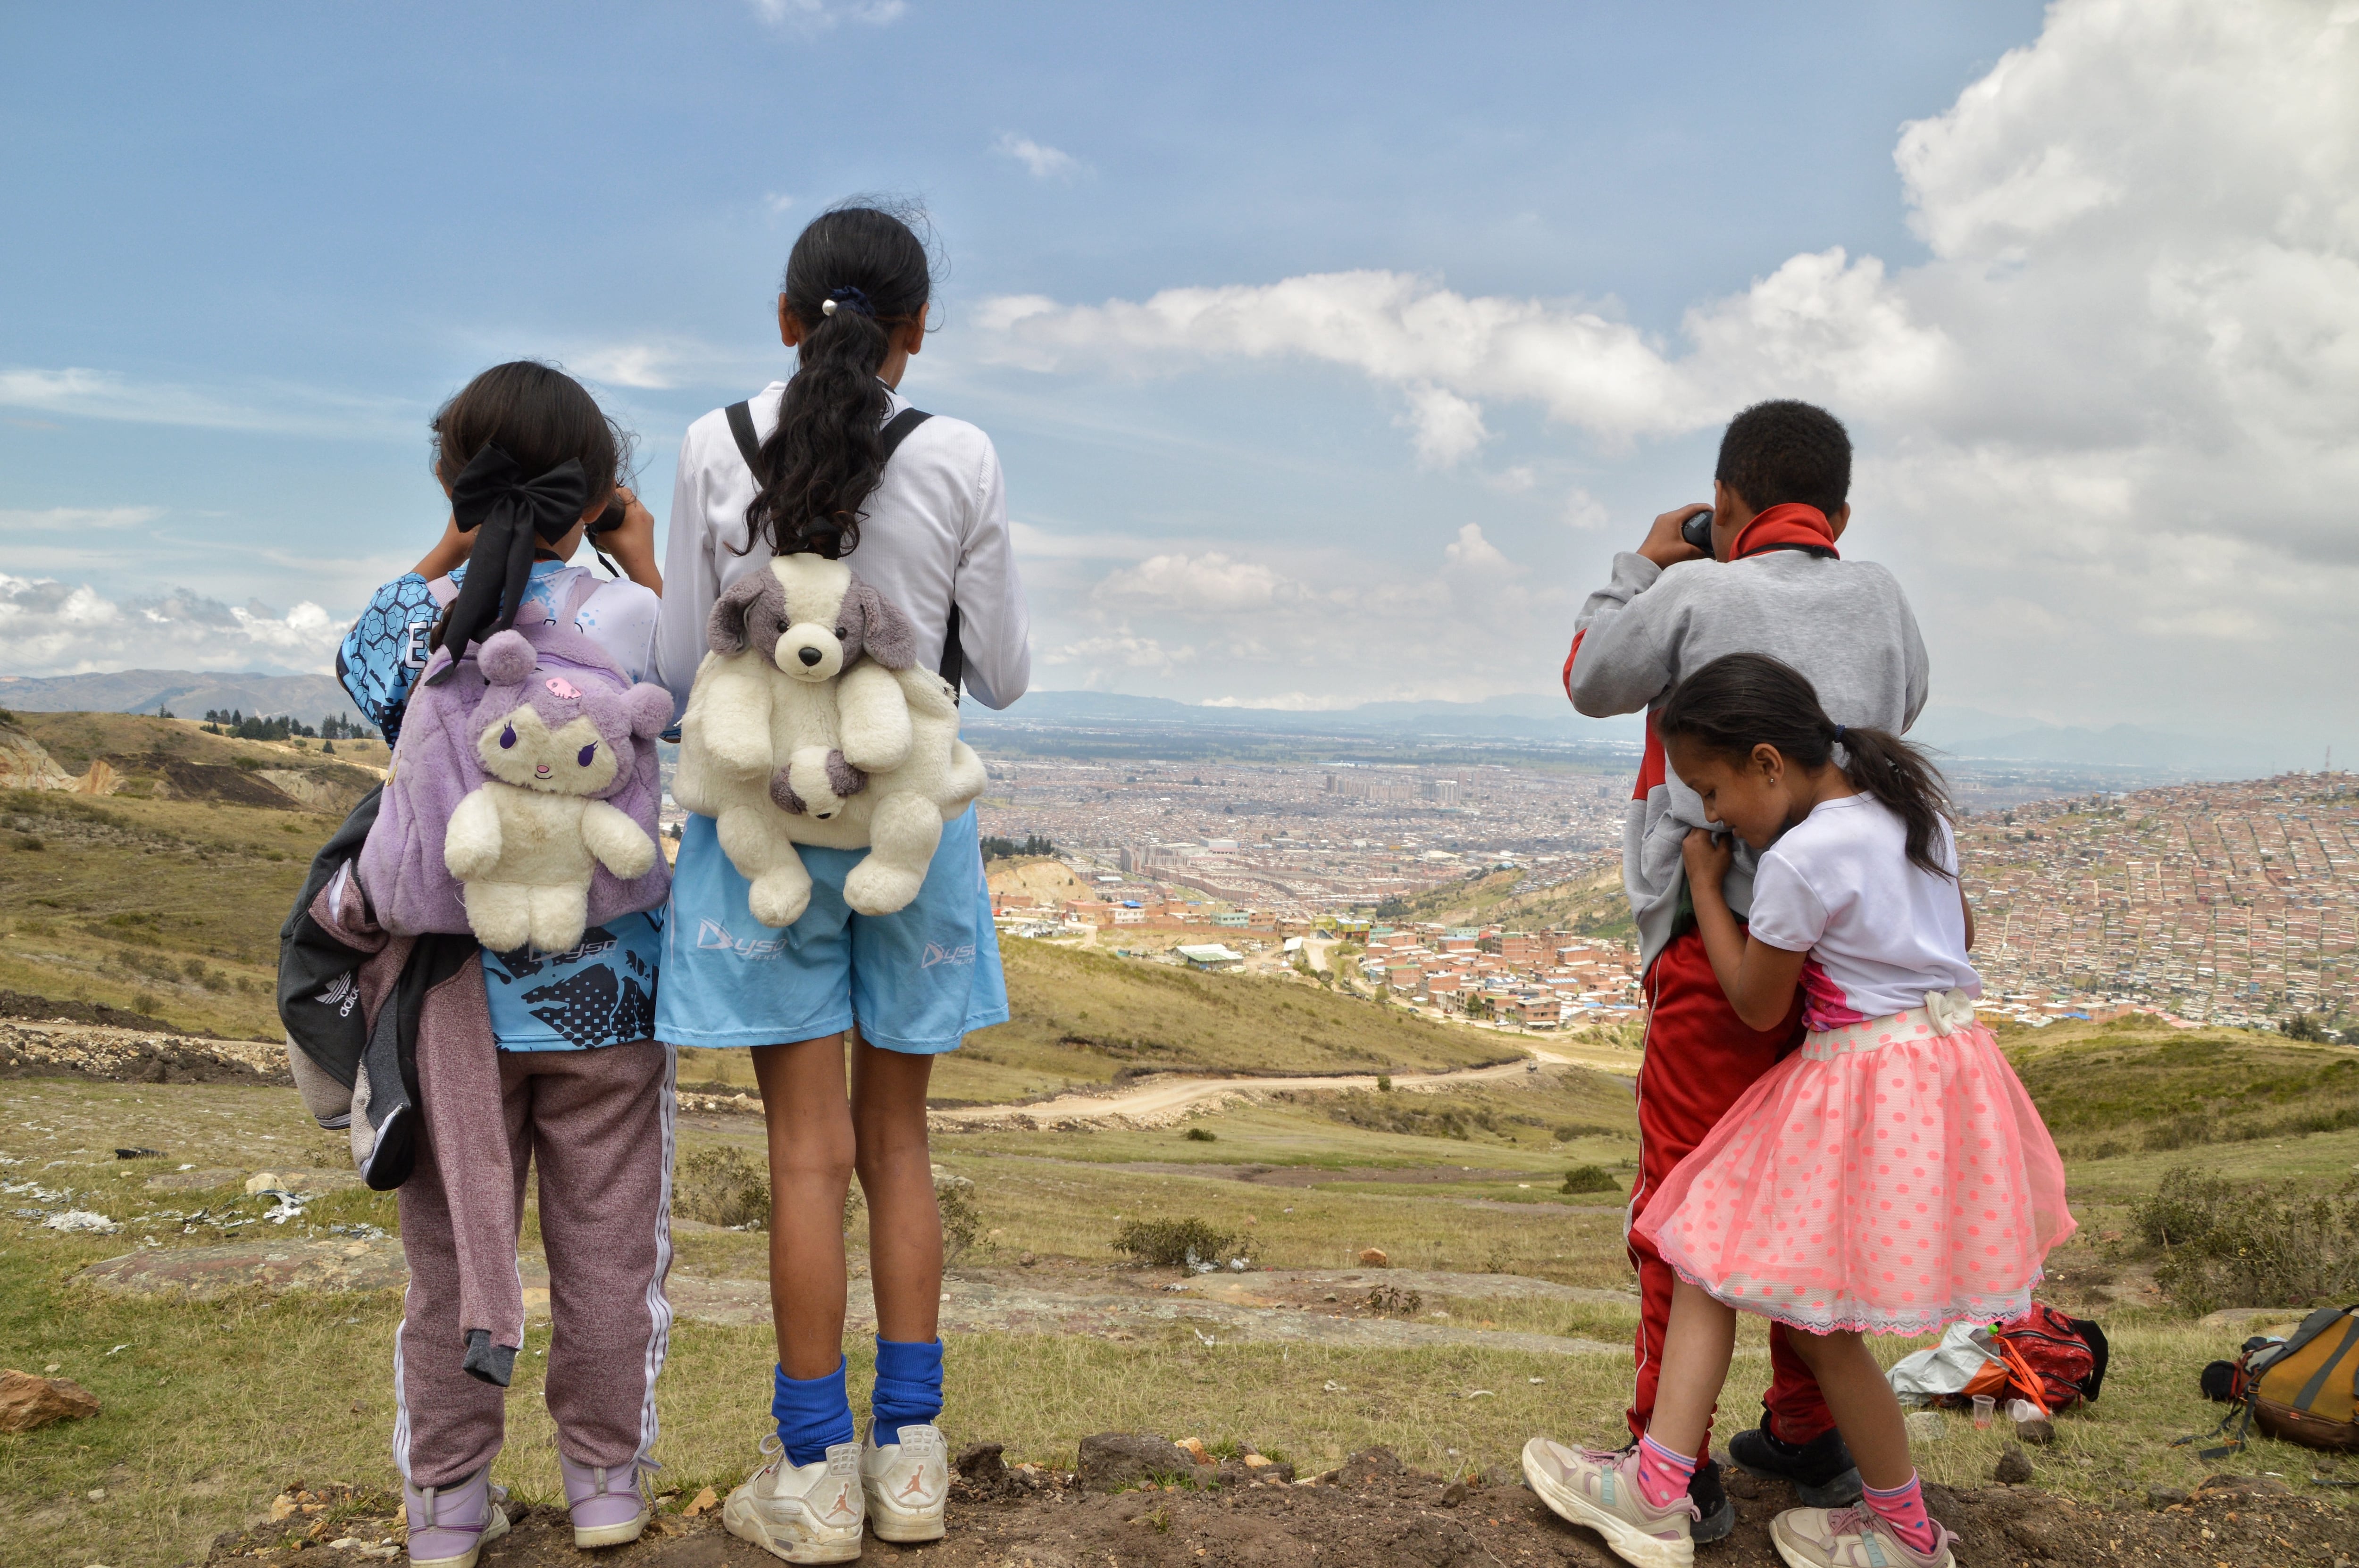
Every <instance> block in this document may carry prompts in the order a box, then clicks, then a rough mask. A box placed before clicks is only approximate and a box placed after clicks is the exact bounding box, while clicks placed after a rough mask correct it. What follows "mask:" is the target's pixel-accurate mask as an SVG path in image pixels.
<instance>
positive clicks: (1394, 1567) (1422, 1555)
mask: <svg viewBox="0 0 2359 1568" xmlns="http://www.w3.org/2000/svg"><path fill="white" fill-rule="evenodd" d="M960 1469H961V1470H962V1472H963V1473H962V1474H961V1475H960V1476H957V1477H955V1478H954V1480H953V1483H952V1487H951V1504H950V1510H949V1519H948V1524H949V1527H950V1529H949V1534H948V1537H947V1539H945V1540H943V1541H940V1542H938V1543H934V1544H929V1545H926V1546H915V1547H894V1546H887V1545H883V1544H879V1543H876V1542H874V1541H871V1542H870V1543H868V1550H867V1551H866V1552H864V1554H863V1556H862V1557H861V1559H860V1560H861V1561H862V1562H864V1563H908V1564H911V1565H913V1568H917V1565H925V1568H1101V1565H1114V1568H1132V1565H1136V1568H1321V1565H1324V1564H1347V1565H1350V1568H1558V1565H1561V1564H1571V1565H1574V1568H1616V1564H1617V1563H1618V1559H1616V1558H1614V1557H1613V1556H1611V1555H1609V1554H1608V1553H1607V1552H1605V1550H1604V1548H1603V1542H1602V1541H1600V1540H1599V1538H1598V1537H1597V1536H1596V1535H1595V1534H1593V1533H1592V1532H1591V1531H1589V1530H1578V1529H1575V1528H1574V1527H1572V1526H1571V1525H1568V1524H1566V1523H1565V1522H1564V1521H1563V1520H1561V1519H1558V1518H1556V1517H1555V1516H1554V1515H1552V1514H1550V1513H1549V1511H1548V1510H1547V1509H1545V1508H1543V1507H1542V1506H1541V1504H1540V1502H1539V1499H1538V1498H1536V1497H1534V1496H1533V1495H1532V1494H1531V1493H1530V1492H1528V1491H1527V1490H1525V1489H1524V1488H1523V1487H1520V1486H1518V1485H1517V1484H1516V1479H1517V1478H1516V1477H1514V1476H1470V1477H1467V1478H1466V1479H1465V1480H1464V1481H1455V1480H1453V1479H1452V1478H1451V1477H1448V1476H1434V1475H1425V1474H1420V1473H1419V1472H1418V1471H1415V1470H1410V1469H1408V1468H1406V1467H1404V1466H1403V1465H1401V1464H1400V1463H1399V1461H1397V1459H1395V1458H1394V1457H1393V1456H1392V1455H1391V1454H1388V1453H1386V1452H1385V1451H1384V1450H1383V1449H1381V1448H1378V1449H1370V1450H1368V1451H1366V1452H1364V1453H1361V1454H1353V1456H1352V1457H1351V1458H1350V1459H1349V1460H1348V1461H1346V1462H1345V1463H1344V1464H1343V1465H1340V1466H1338V1467H1337V1468H1336V1469H1334V1470H1332V1471H1329V1472H1327V1473H1326V1474H1325V1475H1323V1476H1319V1477H1317V1478H1316V1479H1315V1480H1312V1479H1311V1478H1310V1477H1305V1478H1304V1479H1303V1481H1302V1482H1299V1483H1297V1484H1292V1485H1288V1484H1286V1483H1284V1482H1282V1481H1281V1482H1270V1481H1258V1480H1255V1479H1252V1478H1250V1477H1249V1476H1247V1475H1245V1474H1243V1473H1239V1467H1238V1466H1236V1465H1221V1466H1220V1467H1219V1470H1218V1473H1217V1475H1216V1476H1215V1478H1214V1479H1213V1480H1212V1482H1211V1484H1210V1485H1209V1486H1207V1487H1203V1488H1202V1489H1199V1488H1197V1487H1180V1486H1174V1487H1169V1488H1164V1489H1158V1490H1154V1491H1147V1490H1130V1491H1120V1492H1114V1493H1112V1494H1111V1495H1109V1494H1108V1493H1106V1492H1103V1491H1095V1490H1091V1489H1087V1488H1085V1487H1082V1485H1081V1484H1080V1481H1079V1478H1078V1477H1077V1476H1073V1475H1071V1474H1070V1473H1059V1472H1055V1471H1049V1470H1041V1469H1036V1468H1035V1467H1033V1466H1030V1465H1025V1466H1022V1467H1020V1468H1018V1469H1015V1470H1010V1469H1007V1468H1006V1467H1005V1466H1004V1465H1002V1464H1001V1462H1000V1459H999V1451H998V1449H997V1447H996V1446H995V1445H988V1444H978V1445H976V1446H975V1447H974V1448H972V1449H970V1450H968V1451H967V1452H966V1453H964V1454H961V1455H960ZM1208 1473H1209V1471H1208ZM1469 1482H1471V1483H1472V1484H1471V1485H1470V1484H1468V1483H1469ZM1486 1482H1487V1483H1488V1484H1485V1483H1486ZM2267 1487H2274V1490H2269V1489H2264V1488H2267ZM1729 1492H1730V1495H1731V1497H1732V1498H1734V1501H1735V1503H1736V1510H1737V1516H1738V1523H1737V1527H1736V1532H1735V1534H1734V1535H1733V1536H1731V1537H1730V1538H1729V1539H1728V1540H1727V1541H1724V1542H1723V1543H1722V1544H1720V1545H1716V1546H1711V1547H1707V1548H1705V1549H1704V1551H1703V1552H1701V1553H1699V1560H1700V1561H1703V1562H1709V1563H1712V1564H1713V1568H1778V1556H1777V1551H1776V1549H1775V1548H1774V1547H1773V1546H1772V1545H1771V1544H1770V1541H1769V1535H1768V1527H1769V1521H1770V1519H1772V1518H1773V1517H1775V1516H1776V1515H1777V1513H1778V1512H1780V1511H1781V1510H1783V1509H1788V1508H1790V1507H1793V1506H1794V1502H1795V1499H1794V1498H1793V1496H1792V1494H1791V1493H1790V1492H1788V1490H1787V1488H1786V1487H1783V1486H1781V1485H1776V1484H1772V1483H1768V1482H1760V1481H1754V1480H1752V1479H1750V1478H1748V1477H1746V1476H1743V1475H1741V1474H1738V1475H1732V1476H1730V1478H1729ZM313 1495H314V1494H312V1493H310V1492H305V1493H303V1494H301V1496H302V1497H303V1498H311V1497H312V1496H313ZM698 1500H699V1499H695V1498H689V1497H688V1496H686V1495H685V1494H682V1493H675V1494H672V1495H671V1496H670V1497H669V1498H667V1499H666V1502H665V1505H664V1511H663V1512H662V1513H661V1514H660V1515H659V1516H658V1519H656V1521H655V1522H654V1524H653V1525H652V1526H651V1527H650V1528H649V1530H648V1531H647V1535H646V1536H645V1537H644V1538H643V1539H642V1540H641V1541H638V1542H636V1543H635V1544H633V1545H630V1546H625V1547H617V1548H614V1549H613V1550H612V1551H609V1552H601V1553H599V1554H598V1560H599V1562H600V1563H603V1564H607V1565H609V1568H756V1565H757V1564H765V1563H774V1562H775V1561H776V1560H775V1559H774V1558H771V1557H769V1556H767V1555H766V1554H764V1553H763V1552H761V1551H760V1550H759V1549H757V1548H756V1547H754V1546H751V1545H749V1544H747V1543H746V1542H745V1541H738V1540H735V1539H734V1538H732V1537H730V1536H728V1535H726V1534H724V1533H723V1532H722V1530H721V1529H720V1526H719V1524H718V1521H717V1519H716V1518H715V1515H716V1513H717V1512H718V1510H717V1509H713V1508H712V1505H711V1504H710V1503H705V1504H703V1505H702V1507H701V1508H700V1509H699V1513H698V1517H695V1518H683V1517H682V1514H681V1511H680V1510H682V1509H684V1508H686V1507H691V1506H696V1504H697V1502H698ZM1925 1500H1926V1502H1927V1503H1928V1504H1929V1505H1930V1507H1931V1509H1932V1511H1933V1513H1934V1514H1935V1515H1936V1517H1938V1518H1940V1519H1942V1520H1943V1521H1944V1522H1945V1523H1947V1524H1948V1525H1949V1526H1950V1527H1951V1529H1953V1530H1956V1531H1957V1532H1958V1535H1959V1541H1958V1548H1957V1557H1958V1560H1959V1561H1960V1562H1962V1563H1972V1564H1973V1565H1974V1568H2035V1565H2036V1568H2099V1565H2104V1568H2112V1565H2114V1564H2116V1563H2156V1564H2162V1565H2164V1568H2214V1565H2215V1564H2218V1565H2225V1564H2231V1563H2233V1564H2236V1565H2237V1568H2245V1565H2246V1564H2260V1563H2286V1564H2318V1565H2320V1568H2327V1565H2330V1564H2332V1563H2339V1562H2343V1561H2344V1560H2345V1559H2347V1558H2348V1557H2349V1556H2350V1555H2351V1554H2352V1553H2354V1552H2359V1522H2354V1516H2353V1515H2351V1514H2349V1513H2347V1512H2345V1511H2344V1510H2343V1509H2337V1508H2333V1507H2331V1506H2329V1505H2327V1504H2325V1503H2323V1502H2321V1501H2319V1500H2318V1499H2316V1498H2311V1497H2305V1496H2299V1495H2294V1494H2293V1493H2292V1491H2291V1488H2289V1487H2287V1486H2286V1485H2285V1483H2283V1482H2274V1483H2270V1482H2263V1483H2260V1484H2259V1485H2258V1486H2256V1484H2255V1479H2254V1478H2253V1477H2250V1476H2222V1477H2219V1478H2218V1481H2217V1482H2216V1483H2215V1484H2213V1485H2210V1486H2207V1487H2205V1488H2204V1489H2203V1490H2201V1491H2199V1492H2197V1493H2196V1494H2195V1495H2194V1496H2193V1497H2192V1498H2188V1499H2186V1500H2184V1501H2181V1502H2178V1503H2176V1504H2173V1505H2172V1506H2169V1507H2168V1508H2163V1509H2142V1508H2139V1507H2138V1506H2137V1505H2136V1504H2135V1503H2133V1502H2131V1501H2129V1500H2128V1499H2123V1500H2122V1501H2120V1502H2118V1503H2114V1504H2111V1505H2107V1506H2102V1507H2101V1506H2093V1505H2090V1504H2075V1503H2071V1502H2067V1501H2063V1500H2061V1499H2060V1498H2053V1497H2049V1496H2047V1495H2045V1494H2043V1493H2041V1492H2040V1491H2038V1490H2037V1489H2036V1488H2035V1487H1978V1488H1975V1489H1973V1490H1953V1489H1951V1488H1949V1487H1930V1486H1929V1487H1926V1488H1925ZM257 1501H259V1499H257ZM394 1501H395V1499H394V1498H386V1497H382V1496H377V1495H366V1496H363V1495H355V1494H353V1493H351V1492H350V1491H349V1490H345V1491H342V1492H338V1491H337V1490H336V1489H334V1488H332V1489H331V1491H330V1493H329V1494H327V1495H325V1496H323V1497H322V1498H321V1504H320V1505H318V1506H316V1507H315V1508H314V1509H312V1510H311V1511H312V1512H316V1513H317V1514H318V1515H319V1518H318V1519H311V1518H310V1517H308V1515H307V1514H305V1513H302V1512H298V1513H296V1514H295V1515H294V1517H292V1518H289V1519H286V1520H285V1521H284V1522H283V1523H279V1524H276V1525H272V1524H267V1523H260V1522H258V1523H257V1524H256V1525H255V1527H254V1528H252V1529H251V1530H246V1531H228V1532H224V1533H223V1536H222V1537H221V1538H220V1539H219V1540H217V1541H215V1542H214V1544H213V1552H212V1555H211V1556H210V1557H209V1558H207V1560H206V1561H207V1562H208V1563H214V1564H223V1565H225V1564H227V1563H231V1562H242V1563H254V1562H256V1561H257V1559H258V1560H259V1561H261V1562H264V1563H270V1562H278V1563H286V1562H291V1561H299V1562H301V1563H310V1564H315V1565H317V1568H336V1565H338V1564H344V1565H347V1568H360V1565H361V1564H364V1563H375V1562H379V1561H384V1560H386V1559H388V1558H393V1557H395V1556H396V1555H397V1542H398V1541H400V1539H401V1531H400V1530H399V1527H398V1526H397V1523H396V1522H395V1520H394V1519H393V1518H392V1503H393V1502H394ZM279 1506H281V1507H282V1508H293V1507H295V1506H296V1503H295V1500H294V1499H292V1498H287V1499H282V1501H281V1503H280V1505H279ZM507 1511H508V1514H509V1516H510V1518H511V1519H513V1520H514V1521H515V1527H514V1529H513V1530H511V1531H510V1532H509V1533H508V1534H507V1535H506V1537H504V1538H503V1539H500V1540H498V1541H494V1542H492V1543H490V1544H488V1545H487V1546H486V1547H485V1548H484V1554H483V1563H484V1568H573V1565H574V1564H578V1563H582V1562H583V1561H584V1559H583V1557H582V1553H580V1552H576V1551H575V1550H574V1549H573V1542H572V1532H571V1530H570V1529H568V1528H567V1525H566V1519H565V1516H564V1514H563V1513H561V1512H560V1511H559V1510H558V1509H553V1508H549V1507H527V1506H526V1505H524V1504H522V1503H511V1504H509V1505H508V1510H507ZM256 1519H257V1520H259V1519H261V1516H260V1515H257V1516H256ZM307 1534H308V1535H310V1537H311V1538H312V1539H311V1541H307V1542H302V1546H303V1549H302V1550H288V1548H289V1547H290V1546H293V1545H295V1544H296V1543H297V1542H299V1541H300V1540H301V1538H302V1537H303V1536H305V1535H307ZM380 1541H382V1542H384V1543H385V1544H383V1545H379V1544H378V1542H380ZM249 1553H252V1554H253V1555H248V1554H249Z"/></svg>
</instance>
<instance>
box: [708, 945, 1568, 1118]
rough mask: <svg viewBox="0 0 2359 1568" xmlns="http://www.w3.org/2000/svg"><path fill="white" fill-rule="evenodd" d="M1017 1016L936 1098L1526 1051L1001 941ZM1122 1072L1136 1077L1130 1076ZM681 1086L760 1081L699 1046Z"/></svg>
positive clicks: (1399, 1069) (1280, 993)
mask: <svg viewBox="0 0 2359 1568" xmlns="http://www.w3.org/2000/svg"><path fill="white" fill-rule="evenodd" d="M1000 953H1001V956H1002V957H1003V959H1004V960H1005V962H1006V967H1007V996H1008V1011H1009V1012H1010V1013H1011V1014H1012V1015H1013V1016H1011V1017H1010V1018H1009V1020H1008V1021H1007V1022H1006V1023H1003V1024H1000V1025H999V1026H997V1027H996V1028H993V1029H985V1030H982V1031H979V1032H978V1033H974V1034H973V1035H971V1036H969V1037H968V1043H967V1044H966V1045H965V1047H964V1048H963V1049H962V1050H960V1051H959V1052H957V1053H956V1054H953V1055H951V1056H947V1057H944V1058H943V1059H942V1060H941V1061H940V1063H938V1064H937V1065H936V1066H935V1069H934V1082H933V1087H934V1095H935V1097H936V1098H940V1099H949V1100H973V1101H995V1100H1007V1099H1017V1098H1024V1097H1027V1096H1030V1095H1038V1094H1044V1093H1048V1092H1049V1091H1052V1090H1056V1089H1061V1088H1063V1087H1067V1086H1068V1085H1087V1084H1107V1083H1112V1082H1114V1081H1115V1080H1116V1079H1117V1078H1118V1077H1123V1076H1136V1074H1137V1073H1140V1072H1157V1071H1172V1070H1195V1071H1208V1072H1215V1073H1222V1074H1295V1073H1375V1072H1395V1073H1413V1072H1440V1071H1446V1070H1448V1069H1450V1068H1453V1067H1467V1066H1476V1065H1482V1064H1484V1063H1487V1062H1499V1061H1510V1060H1513V1059H1515V1058H1516V1057H1517V1056H1518V1055H1520V1054H1521V1053H1520V1052H1518V1051H1517V1050H1516V1049H1515V1048H1514V1047H1513V1046H1512V1045H1510V1044H1507V1043H1506V1042H1504V1041H1502V1040H1500V1039H1499V1038H1498V1037H1496V1036H1494V1035H1485V1034H1478V1033H1474V1032H1473V1031H1472V1030H1466V1029H1454V1028H1451V1027H1449V1026H1447V1025H1443V1024H1439V1023H1434V1022H1430V1021H1428V1020H1425V1019H1421V1018H1417V1017H1413V1016H1411V1015H1410V1014H1408V1013H1407V1012H1404V1011H1399V1010H1397V1009H1395V1008H1380V1007H1377V1006H1375V1005H1374V1004H1373V1003H1370V1002H1367V1001H1363V1000H1353V999H1352V998H1349V997H1342V996H1337V995H1335V994H1334V993H1333V992H1332V991H1329V990H1327V989H1324V988H1323V987H1320V986H1315V985H1312V984H1310V983H1309V982H1307V981H1302V980H1297V979H1290V978H1280V977H1262V976H1252V975H1211V974H1202V973H1199V972H1197V971H1194V970H1190V969H1181V968H1170V967H1167V966H1165V965H1161V964H1144V963H1139V962H1137V961H1136V960H1133V959H1127V958H1117V957H1114V956H1113V955H1111V954H1108V953H1102V952H1094V951H1092V950H1091V949H1088V948H1076V947H1068V946H1060V945H1058V944H1055V943H1050V942H1027V941H1025V940H1024V939H1023V938H1021V937H1008V938H1004V939H1003V940H1002V941H1001V943H1000ZM1125 1070H1127V1071H1125ZM680 1077H681V1080H682V1081H683V1082H694V1081H697V1080H699V1079H709V1080H712V1081H717V1082H722V1083H729V1084H747V1083H751V1082H752V1081H753V1079H752V1072H751V1069H750V1068H749V1067H748V1066H747V1065H746V1064H745V1055H744V1053H742V1052H738V1053H727V1052H712V1051H696V1052H690V1053H687V1054H685V1055H684V1057H683V1059H682V1061H681V1064H680Z"/></svg>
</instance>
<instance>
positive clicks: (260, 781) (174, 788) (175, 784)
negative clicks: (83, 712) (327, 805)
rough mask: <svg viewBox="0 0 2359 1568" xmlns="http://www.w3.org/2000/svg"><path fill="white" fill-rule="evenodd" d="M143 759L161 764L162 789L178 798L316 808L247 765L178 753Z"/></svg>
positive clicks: (282, 808) (277, 808) (288, 808)
mask: <svg viewBox="0 0 2359 1568" xmlns="http://www.w3.org/2000/svg"><path fill="white" fill-rule="evenodd" d="M142 760H143V761H144V762H148V763H151V764H152V763H160V764H161V766H159V767H158V768H157V772H158V773H159V774H160V775H161V777H162V779H163V783H164V789H163V790H162V791H161V792H160V793H163V794H167V795H170V796H172V797H173V798H174V799H176V800H218V801H220V802H222V803H223V804H224V805H227V806H268V807H269V808H271V809H272V810H274V811H309V810H311V809H313V808H312V807H310V806H306V805H305V804H304V803H303V802H301V801H299V800H297V799H296V798H295V797H294V796H293V795H288V793H287V792H286V791H285V790H283V789H280V788H279V787H278V786H277V784H272V783H270V782H269V781H268V780H266V779H264V778H261V777H259V776H258V775H257V774H255V773H247V772H246V771H245V769H243V768H228V767H222V766H219V765H218V764H215V763H212V762H182V761H180V760H179V758H177V757H171V758H156V757H150V758H145V759H142Z"/></svg>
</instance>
